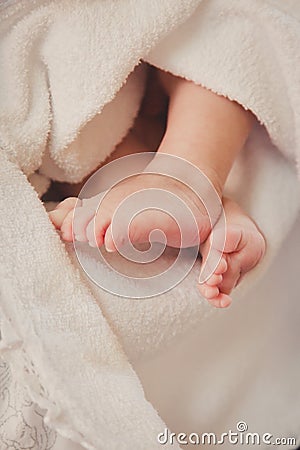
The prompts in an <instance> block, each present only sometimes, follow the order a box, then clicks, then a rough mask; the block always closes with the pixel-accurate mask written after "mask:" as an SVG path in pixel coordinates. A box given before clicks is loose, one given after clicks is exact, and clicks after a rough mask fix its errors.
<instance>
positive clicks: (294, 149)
mask: <svg viewBox="0 0 300 450" xmlns="http://www.w3.org/2000/svg"><path fill="white" fill-rule="evenodd" d="M224 4H225V5H226V6H224ZM298 5H299V4H297V3H296V2H292V1H289V2H286V3H285V7H284V8H282V7H281V6H280V4H279V3H278V2H270V1H268V2H267V1H264V2H261V1H260V2H258V1H255V2H251V3H250V2H245V1H234V0H230V1H228V2H226V3H225V2H221V1H219V0H211V1H210V2H208V1H203V2H201V1H200V0H168V1H164V2H161V1H158V0H155V1H152V2H148V1H146V0H127V1H124V0H116V1H114V2H107V1H103V0H102V1H98V2H95V1H88V0H85V1H79V0H78V1H71V0H63V1H44V2H42V3H40V2H36V1H33V0H32V1H25V0H23V1H20V2H17V3H13V2H8V3H7V5H6V8H3V9H2V10H0V13H1V23H0V38H1V41H0V57H1V61H2V64H1V67H0V71H1V72H0V78H1V84H0V102H1V115H0V139H1V140H0V145H1V148H2V152H1V164H0V194H1V202H2V204H3V208H2V209H1V213H0V229H1V239H0V242H1V244H0V245H1V255H2V258H1V264H0V268H1V313H2V322H3V324H4V325H3V328H2V339H3V342H2V347H3V349H4V350H5V349H6V353H5V359H6V360H7V361H9V363H10V365H11V369H12V372H13V374H14V376H15V377H18V379H19V382H20V383H21V384H22V385H25V386H26V387H27V389H28V392H29V395H30V398H31V399H33V400H34V401H35V402H36V403H37V404H38V405H39V406H40V407H42V408H44V409H45V410H46V413H45V414H46V418H47V421H48V423H49V425H50V426H51V427H53V428H54V429H55V430H56V431H57V432H58V433H60V434H61V435H63V436H65V437H69V438H71V439H73V440H74V441H76V442H77V443H79V444H80V445H82V446H84V447H86V448H99V449H100V448H101V449H102V448H103V449H113V448H122V449H131V448H139V449H145V450H146V449H149V448H151V449H152V448H156V447H157V448H158V447H159V444H158V443H157V441H156V436H157V434H158V433H159V432H160V431H162V430H163V429H164V426H165V425H164V423H163V421H162V420H161V419H160V418H159V417H158V415H157V413H156V411H155V410H154V409H153V407H152V406H151V405H150V404H149V403H148V402H147V401H146V399H145V397H144V394H143V391H142V387H141V385H140V382H139V380H138V377H137V376H136V374H135V373H134V371H133V370H132V368H131V366H130V363H129V362H128V358H129V359H131V360H136V359H137V358H139V357H140V356H141V354H143V355H144V356H145V355H147V354H149V352H151V351H154V350H157V349H159V348H160V347H161V346H163V345H166V344H167V342H170V341H171V339H172V337H173V336H174V335H179V334H181V333H184V332H185V331H186V330H187V329H189V328H191V327H192V326H195V325H198V326H200V325H199V321H200V320H201V319H202V318H203V317H205V316H206V314H208V313H211V309H210V308H209V307H208V306H207V304H206V303H205V302H204V301H203V300H202V299H199V297H198V296H197V294H196V289H194V287H195V284H196V279H197V275H198V273H199V266H198V265H196V266H195V268H194V270H193V271H192V272H191V273H190V275H189V277H187V278H186V279H185V280H184V282H183V283H182V284H181V285H180V286H178V287H177V288H176V289H175V290H174V291H171V292H169V293H167V294H164V295H163V296H160V297H158V298H155V299H149V300H143V301H140V302H138V301H136V300H130V299H120V298H117V297H113V296H111V295H109V294H107V293H104V292H102V291H100V290H98V289H96V288H95V287H94V286H93V285H90V284H89V282H88V281H87V280H86V278H85V276H84V275H83V274H82V273H81V271H80V270H79V269H78V268H77V267H76V264H75V261H74V259H73V258H71V259H70V257H69V256H68V253H67V252H66V248H65V246H64V245H63V244H62V243H61V242H60V240H59V238H58V236H57V235H56V233H55V231H54V230H53V227H52V226H51V224H50V223H49V220H48V217H47V214H46V212H45V210H44V208H43V205H42V204H41V202H40V201H39V199H38V196H37V194H36V193H35V192H34V190H33V188H32V187H31V185H30V184H29V183H28V181H27V179H26V176H32V174H33V173H34V172H35V171H36V170H37V169H40V172H42V173H44V174H45V175H46V176H47V177H51V178H54V179H58V180H66V181H74V182H75V181H79V180H81V179H82V178H83V177H84V176H85V175H86V174H87V173H89V172H90V171H91V170H93V169H94V168H96V167H97V166H98V164H99V162H100V161H102V160H104V159H105V157H106V156H107V155H108V154H109V153H110V152H111V151H112V149H113V148H114V146H115V145H116V144H117V143H118V142H120V140H121V139H122V138H123V137H124V136H125V134H126V133H127V131H128V129H129V128H130V127H131V126H132V124H133V121H134V117H135V115H136V113H137V111H138V107H139V103H140V99H141V96H142V92H143V86H144V68H143V66H142V65H141V66H139V67H136V66H137V65H138V64H139V62H140V60H142V59H144V60H148V61H149V62H151V63H153V64H155V65H157V66H158V67H162V68H163V69H165V70H169V71H171V72H172V73H174V74H178V75H181V76H185V77H187V78H189V79H192V80H194V81H195V82H197V83H201V84H203V85H204V86H206V87H208V88H210V89H212V90H214V91H216V92H218V93H220V94H223V95H227V96H228V97H230V98H232V99H234V100H237V101H238V102H240V103H241V104H243V105H244V107H246V108H249V109H251V110H252V111H253V112H254V113H255V114H256V115H257V117H258V118H259V120H260V121H261V122H262V124H263V125H264V126H265V127H266V129H267V132H268V133H269V135H270V136H271V138H272V141H273V143H274V144H275V145H276V146H277V147H278V149H279V150H281V151H282V153H283V154H284V155H285V157H286V159H284V157H283V156H281V155H280V154H279V152H278V150H277V148H275V147H273V146H272V144H271V143H270V140H269V138H268V136H267V133H266V131H265V130H264V129H263V127H257V129H256V130H255V132H254V133H253V136H251V139H250V140H249V142H248V143H247V146H246V147H247V148H245V149H244V151H243V153H242V154H241V156H240V158H239V160H238V161H237V163H236V165H235V168H234V170H233V172H232V175H231V179H230V180H229V182H228V188H227V189H228V191H229V192H230V193H231V194H232V195H233V196H234V197H236V198H239V199H240V201H241V203H242V204H243V205H244V206H245V207H246V208H247V209H248V211H249V213H250V214H252V216H253V217H254V219H255V220H256V221H257V222H258V224H259V226H260V227H261V229H262V231H263V232H264V234H265V236H266V238H267V242H268V253H267V255H266V258H265V261H264V264H262V265H261V266H260V267H259V268H258V269H257V270H256V271H253V273H252V274H251V276H249V277H248V281H247V280H246V281H245V284H244V285H242V286H241V288H240V291H239V292H240V295H241V294H242V290H243V289H247V285H248V286H249V285H250V284H251V283H253V282H254V280H255V279H257V277H258V275H261V274H262V273H263V271H264V270H266V268H267V266H268V264H269V262H270V260H271V259H272V257H274V255H275V254H276V251H277V249H278V247H279V245H280V244H281V242H282V240H283V238H284V237H285V235H287V234H288V232H289V229H290V227H291V225H292V223H293V222H294V220H295V217H296V215H297V213H298V211H299V186H298V184H297V177H296V171H295V167H294V163H295V161H296V159H297V157H299V148H300V147H299V129H300V128H299V117H300V113H299V112H300V107H299V100H300V95H299V92H298V90H297V80H299V55H298V48H299V42H300V37H299V26H298V25H299V6H298ZM4 6H5V4H4ZM197 7H198V8H197ZM196 8H197V9H196ZM262 23H263V26H262V25H261V24H262ZM181 24H182V25H181ZM172 30H173V31H172ZM134 69H135V70H134ZM126 80H127V82H126ZM111 124H113V128H112V126H111ZM108 125H109V126H108ZM220 126H221V124H220ZM297 155H298V156H297ZM287 158H288V159H289V160H290V162H289V161H288V159H287ZM275 203H276V206H277V207H276V208H274V204H275ZM68 250H69V251H70V253H72V248H71V247H70V248H68ZM71 256H72V255H71ZM237 296H238V292H237ZM257 339H258V341H259V336H258V337H257ZM172 448H176V446H172Z"/></svg>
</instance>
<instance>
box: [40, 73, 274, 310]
mask: <svg viewBox="0 0 300 450" xmlns="http://www.w3.org/2000/svg"><path fill="white" fill-rule="evenodd" d="M158 78H159V81H160V84H161V86H162V87H163V89H164V90H165V92H166V94H167V95H168V98H169V106H168V117H167V125H166V130H165V133H164V136H163V138H162V140H161V143H160V145H159V148H158V150H157V154H159V153H163V154H167V155H171V156H175V157H180V158H183V159H185V160H186V161H188V162H190V163H191V164H193V165H194V166H196V167H197V168H198V169H199V170H200V171H201V172H202V173H203V174H204V175H205V176H206V177H207V178H208V179H209V180H210V183H211V184H212V186H213V187H214V190H215V192H216V194H217V195H218V196H219V198H220V202H221V201H222V204H223V208H224V212H225V216H226V223H227V225H226V240H225V244H224V242H223V241H222V242H218V239H214V240H213V241H212V240H211V239H210V236H211V231H212V229H211V227H212V225H211V222H210V219H209V217H208V213H207V211H206V208H205V207H204V205H203V204H202V202H201V201H200V200H199V198H198V197H197V196H196V195H195V193H194V192H193V191H191V190H190V189H188V188H187V187H186V186H185V185H184V184H183V183H180V182H178V181H176V180H173V179H170V178H169V177H165V176H160V175H156V174H149V173H141V174H138V175H136V176H134V177H131V178H129V179H127V180H125V181H123V182H121V183H120V184H118V185H117V186H115V187H114V188H113V189H111V190H110V191H109V192H108V194H107V195H106V196H105V197H104V198H103V200H102V201H101V204H100V207H99V208H98V206H99V200H100V197H99V196H96V197H94V198H91V199H87V200H85V203H84V204H82V206H80V207H79V209H78V212H79V215H78V220H76V223H75V226H74V229H73V212H74V208H75V205H76V203H77V199H76V198H75V197H70V198H67V199H66V200H64V201H63V202H61V203H60V204H59V205H58V206H57V208H56V209H55V210H54V211H52V212H50V213H49V216H50V219H51V220H52V222H53V224H54V225H55V227H56V228H57V229H59V230H60V231H61V236H62V239H64V240H65V241H68V242H70V241H72V240H73V239H74V238H75V239H77V240H78V241H86V242H89V243H90V245H92V246H99V247H100V246H102V245H105V247H106V250H107V251H111V252H112V251H116V249H117V248H119V245H122V244H123V243H124V236H121V235H120V236H116V235H115V234H114V235H113V236H112V227H111V222H112V218H113V215H114V212H115V211H116V209H117V208H118V206H119V205H120V204H121V202H122V201H123V200H124V199H126V198H127V197H128V196H129V195H131V194H133V193H135V192H138V191H141V190H142V189H147V188H155V189H157V188H158V189H163V190H164V191H169V192H171V193H173V194H175V195H176V196H177V197H179V198H180V199H182V200H183V201H184V203H185V204H186V205H187V206H188V207H189V208H190V210H191V211H192V213H193V215H194V217H195V220H196V223H197V226H198V235H197V236H196V235H195V233H189V224H188V223H187V224H183V228H184V230H183V234H185V235H186V236H188V239H186V240H185V242H182V240H181V237H182V236H181V233H180V230H179V228H178V226H177V225H176V222H175V221H174V219H172V218H171V217H170V216H169V215H168V214H166V213H164V212H162V211H159V210H148V211H147V210H146V211H144V212H142V213H140V214H138V215H137V216H136V217H135V218H134V219H133V221H132V222H131V224H130V227H129V239H130V240H131V242H132V243H143V242H148V240H149V235H150V233H151V231H152V230H155V229H159V230H162V231H163V233H164V235H165V237H166V243H167V245H170V246H173V247H180V246H181V247H189V246H193V245H197V243H199V241H200V243H201V254H202V260H203V265H205V262H206V259H207V258H208V254H209V251H210V250H211V244H212V243H213V245H214V248H213V251H214V252H216V253H217V254H218V253H219V258H218V259H219V263H218V265H217V267H216V268H214V269H213V271H212V273H211V274H210V276H209V278H208V279H206V280H205V282H201V283H199V285H198V288H199V291H200V293H201V295H202V296H203V297H204V298H206V299H207V300H208V301H209V302H210V304H211V305H213V306H215V307H218V308H224V307H227V306H229V305H230V303H231V297H230V294H231V292H232V290H233V289H234V287H235V286H237V284H238V283H239V281H240V280H241V278H242V277H243V275H245V274H246V273H247V272H248V271H250V270H251V269H253V268H254V267H255V266H256V265H257V264H258V263H259V261H260V260H261V259H262V257H263V255H264V252H265V240H264V238H263V236H262V234H261V233H260V231H259V229H258V228H257V226H256V224H255V223H254V221H253V220H252V219H251V218H250V217H249V216H248V215H247V214H246V213H245V212H244V211H243V210H242V209H241V208H240V207H239V205H237V204H236V203H235V202H234V201H232V200H230V199H228V198H223V188H224V184H225V182H226V179H227V177H228V174H229V172H230V170H231V167H232V165H233V163H234V160H235V158H236V156H237V154H238V152H239V151H240V149H241V148H242V147H243V145H244V143H245V141H246V139H247V137H248V135H249V132H250V130H251V127H252V122H253V116H252V114H251V113H250V112H248V111H245V110H244V109H243V108H242V107H241V106H240V105H238V104H237V103H235V102H232V101H230V100H228V99H226V98H225V97H222V96H219V95H217V94H214V93H213V92H211V91H209V90H207V89H205V88H203V87H202V86H199V85H196V84H194V83H192V82H190V81H187V80H184V79H181V78H178V77H174V76H172V75H170V74H168V73H165V72H159V73H158ZM144 151H148V149H147V148H145V146H143V145H142V144H141V143H140V142H139V141H138V140H137V139H136V137H135V135H134V132H131V133H130V134H129V135H128V136H127V137H126V138H125V140H124V141H123V142H122V143H121V144H120V145H119V146H118V148H117V149H116V151H115V152H114V155H113V157H112V159H114V158H118V157H119V156H124V155H126V154H128V153H132V152H144ZM154 160H155V157H154ZM184 170H186V167H184ZM77 207H78V205H77ZM213 225H215V224H213ZM181 226H182V224H181ZM217 228H218V227H217V224H216V229H217ZM181 231H182V230H181ZM184 232H185V233H184Z"/></svg>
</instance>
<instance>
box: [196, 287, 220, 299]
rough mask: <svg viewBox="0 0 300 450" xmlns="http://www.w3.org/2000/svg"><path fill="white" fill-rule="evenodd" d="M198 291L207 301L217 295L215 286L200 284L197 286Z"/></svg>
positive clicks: (217, 290)
mask: <svg viewBox="0 0 300 450" xmlns="http://www.w3.org/2000/svg"><path fill="white" fill-rule="evenodd" d="M198 289H199V291H200V294H201V295H202V297H204V298H206V299H207V300H209V299H212V298H216V297H218V295H219V289H218V288H217V286H208V285H207V284H200V285H198Z"/></svg>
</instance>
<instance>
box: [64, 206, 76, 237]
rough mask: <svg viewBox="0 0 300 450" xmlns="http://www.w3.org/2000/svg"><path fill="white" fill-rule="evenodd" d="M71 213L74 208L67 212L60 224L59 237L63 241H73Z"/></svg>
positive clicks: (72, 213)
mask: <svg viewBox="0 0 300 450" xmlns="http://www.w3.org/2000/svg"><path fill="white" fill-rule="evenodd" d="M73 215H74V210H73V209H72V210H71V211H69V212H68V214H67V215H66V217H65V219H64V221H63V223H62V226H61V237H62V239H63V240H64V241H67V242H72V241H73Z"/></svg>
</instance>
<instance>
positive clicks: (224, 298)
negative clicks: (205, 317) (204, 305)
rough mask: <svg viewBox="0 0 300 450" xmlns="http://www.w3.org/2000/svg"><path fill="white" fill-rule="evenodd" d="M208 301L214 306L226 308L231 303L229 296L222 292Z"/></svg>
mask: <svg viewBox="0 0 300 450" xmlns="http://www.w3.org/2000/svg"><path fill="white" fill-rule="evenodd" d="M208 301H209V303H210V304H211V305H212V306H214V307H215V308H227V307H228V306H230V305H231V303H232V302H231V298H230V297H229V296H228V295H226V294H223V293H220V294H219V295H218V296H217V297H215V298H212V299H208Z"/></svg>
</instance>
